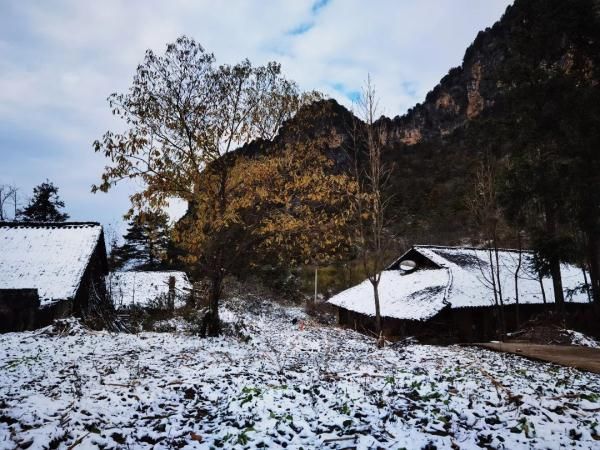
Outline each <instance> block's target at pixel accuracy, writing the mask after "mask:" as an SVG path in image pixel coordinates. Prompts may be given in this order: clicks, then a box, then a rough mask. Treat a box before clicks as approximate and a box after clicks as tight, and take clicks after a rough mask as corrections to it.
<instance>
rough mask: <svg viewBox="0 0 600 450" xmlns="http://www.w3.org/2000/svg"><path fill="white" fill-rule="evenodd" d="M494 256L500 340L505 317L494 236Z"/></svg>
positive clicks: (503, 332) (498, 260) (503, 329)
mask: <svg viewBox="0 0 600 450" xmlns="http://www.w3.org/2000/svg"><path fill="white" fill-rule="evenodd" d="M494 254H495V257H496V274H495V275H494V276H495V277H496V283H497V288H498V300H499V301H500V333H501V334H502V339H504V337H505V336H506V315H505V311H504V298H503V297H502V280H501V279H500V258H499V255H498V243H497V242H496V237H495V236H494Z"/></svg>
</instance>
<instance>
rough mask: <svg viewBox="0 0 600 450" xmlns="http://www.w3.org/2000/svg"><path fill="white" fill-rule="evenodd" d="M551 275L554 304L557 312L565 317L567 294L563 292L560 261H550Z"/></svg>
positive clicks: (556, 259)
mask: <svg viewBox="0 0 600 450" xmlns="http://www.w3.org/2000/svg"><path fill="white" fill-rule="evenodd" d="M550 275H551V276H552V287H553V289H554V303H555V306H556V311H557V312H558V313H559V314H560V315H561V316H563V317H564V313H565V294H564V292H563V285H562V274H561V273H560V261H559V260H558V258H555V257H553V258H552V259H551V260H550Z"/></svg>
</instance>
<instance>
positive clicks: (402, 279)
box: [329, 246, 589, 320]
mask: <svg viewBox="0 0 600 450" xmlns="http://www.w3.org/2000/svg"><path fill="white" fill-rule="evenodd" d="M413 251H415V252H417V253H419V254H420V255H421V256H423V257H425V258H426V259H427V260H429V261H430V262H431V263H433V264H432V267H423V268H419V267H418V266H417V268H416V270H414V271H412V272H409V273H405V272H403V271H402V270H399V269H398V268H397V267H398V263H399V261H402V260H404V259H408V257H407V255H410V254H411V252H413ZM521 255H522V261H521V268H520V270H519V274H518V280H519V282H518V288H519V303H521V304H540V303H543V295H542V290H541V287H540V282H539V280H538V278H537V276H536V275H535V274H534V273H533V272H532V270H531V260H532V253H530V252H521ZM498 259H499V267H500V281H501V283H500V286H501V288H502V297H503V301H504V303H505V304H513V303H515V278H514V277H515V271H516V269H517V266H518V261H519V252H518V251H513V250H500V251H499V254H498ZM561 272H562V281H563V289H564V290H565V292H569V293H570V295H569V296H568V297H569V298H568V299H567V300H568V301H571V302H576V303H587V302H588V301H589V300H588V297H587V295H586V294H585V293H583V292H581V291H576V292H574V291H575V290H576V288H577V287H579V286H580V285H581V284H582V283H583V282H584V278H583V273H582V270H581V269H580V268H578V267H575V266H573V265H570V264H562V265H561ZM542 282H543V285H544V291H545V294H546V301H547V302H548V303H552V302H553V301H554V290H553V286H552V280H551V279H550V278H544V279H543V280H542ZM379 297H380V308H381V315H382V316H383V317H391V318H397V319H409V320H427V319H430V318H431V317H433V316H434V315H436V314H437V313H438V312H440V311H441V310H442V309H443V308H444V307H446V306H447V305H449V306H450V307H452V308H466V307H481V306H492V305H493V304H494V293H493V289H492V284H491V275H490V263H489V252H488V251H487V250H483V249H474V248H464V247H436V246H415V247H413V249H411V250H410V251H409V252H407V253H405V254H404V255H402V256H401V257H400V258H399V259H398V260H397V261H396V262H395V263H393V264H392V265H391V266H390V268H389V269H388V270H385V271H384V272H383V273H382V276H381V281H380V285H379ZM329 303H331V304H333V305H336V306H339V307H342V308H345V309H348V310H351V311H355V312H358V313H361V314H366V315H370V316H374V315H375V304H374V300H373V287H372V285H371V283H370V282H369V280H365V281H363V282H362V283H360V284H359V285H357V286H354V287H352V288H350V289H347V290H345V291H343V292H340V293H339V294H337V295H335V296H333V297H332V298H331V299H330V300H329Z"/></svg>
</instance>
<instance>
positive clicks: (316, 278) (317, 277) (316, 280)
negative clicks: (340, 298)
mask: <svg viewBox="0 0 600 450" xmlns="http://www.w3.org/2000/svg"><path fill="white" fill-rule="evenodd" d="M318 283H319V266H316V267H315V305H316V304H317V286H318Z"/></svg>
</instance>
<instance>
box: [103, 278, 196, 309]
mask: <svg viewBox="0 0 600 450" xmlns="http://www.w3.org/2000/svg"><path fill="white" fill-rule="evenodd" d="M106 288H107V290H108V293H109V296H110V298H111V299H112V302H113V305H114V306H115V308H116V309H117V310H125V309H130V308H133V307H141V308H145V309H150V310H162V309H173V308H181V307H183V306H185V304H186V302H187V300H188V298H189V297H190V295H191V292H192V284H191V283H190V281H189V279H188V277H187V275H186V273H185V272H180V271H174V270H166V271H134V270H133V271H123V272H111V273H110V274H109V275H108V276H107V277H106Z"/></svg>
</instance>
